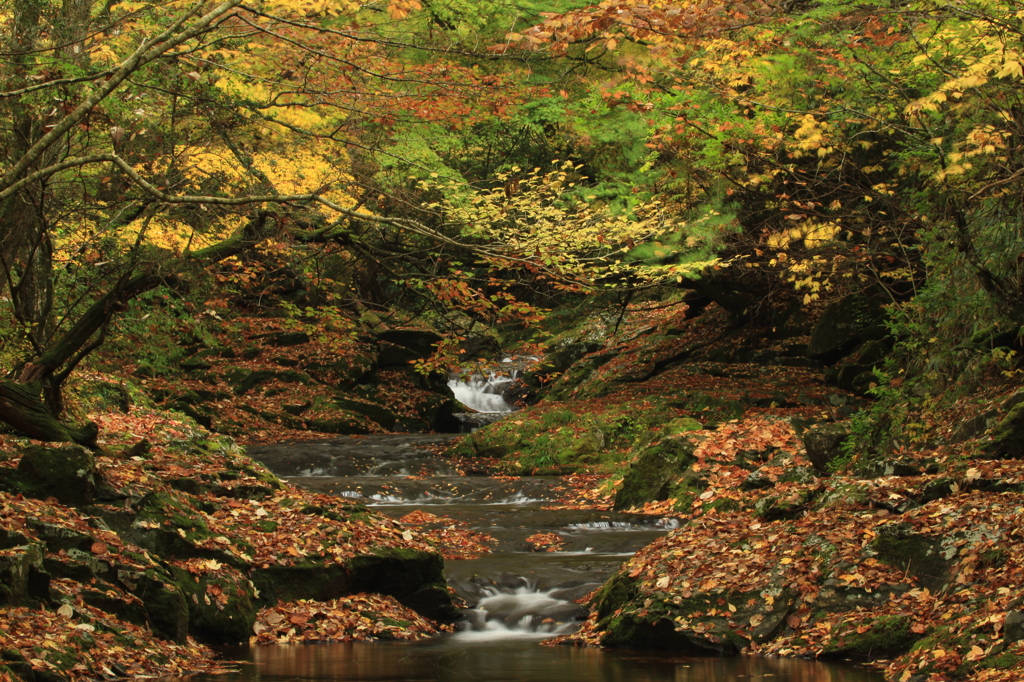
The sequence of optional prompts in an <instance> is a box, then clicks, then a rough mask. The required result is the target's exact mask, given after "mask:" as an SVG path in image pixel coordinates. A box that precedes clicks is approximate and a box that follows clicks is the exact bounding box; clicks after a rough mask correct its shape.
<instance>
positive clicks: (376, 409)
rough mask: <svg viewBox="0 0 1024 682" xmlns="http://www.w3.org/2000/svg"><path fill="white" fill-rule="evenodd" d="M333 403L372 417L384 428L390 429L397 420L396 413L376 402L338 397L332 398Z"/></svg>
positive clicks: (344, 408)
mask: <svg viewBox="0 0 1024 682" xmlns="http://www.w3.org/2000/svg"><path fill="white" fill-rule="evenodd" d="M334 404H335V405H337V406H338V407H340V408H341V409H343V410H347V411H349V412H354V413H356V414H361V415H363V416H364V417H367V418H369V419H372V420H373V421H375V422H376V423H377V424H378V425H380V426H382V427H384V428H385V429H389V430H390V429H391V428H392V427H393V426H394V425H395V422H396V421H398V415H396V414H395V413H394V412H392V411H391V410H388V409H386V408H384V407H383V406H381V405H378V404H377V403H373V402H366V401H362V400H351V399H349V398H343V397H338V398H335V399H334Z"/></svg>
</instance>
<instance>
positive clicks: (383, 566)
mask: <svg viewBox="0 0 1024 682" xmlns="http://www.w3.org/2000/svg"><path fill="white" fill-rule="evenodd" d="M348 571H349V575H350V577H351V581H352V583H351V584H352V588H353V591H355V592H377V593H379V594H390V595H391V596H393V597H394V598H395V599H397V600H398V601H399V602H401V603H402V604H404V605H405V606H408V607H409V608H410V609H412V610H413V611H416V612H417V613H419V614H421V615H423V616H426V617H427V618H430V619H432V620H438V621H443V622H452V621H455V620H458V619H459V618H461V617H462V616H461V614H460V613H459V610H458V609H456V608H455V606H454V605H453V604H452V600H451V595H450V594H449V593H448V587H447V585H446V583H445V578H444V561H443V560H442V559H441V556H440V555H439V554H434V553H433V552H422V551H420V550H415V549H400V548H387V549H383V548H382V549H377V550H375V551H374V553H373V554H364V555H360V556H357V557H354V558H352V559H350V560H349V561H348Z"/></svg>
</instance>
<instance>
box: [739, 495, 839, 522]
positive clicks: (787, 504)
mask: <svg viewBox="0 0 1024 682" xmlns="http://www.w3.org/2000/svg"><path fill="white" fill-rule="evenodd" d="M822 490H824V489H823V488H798V489H797V490H796V491H794V492H793V493H791V494H789V495H785V496H783V495H768V496H766V497H762V498H761V499H760V500H758V501H757V502H756V503H755V505H754V513H756V514H757V516H758V517H760V518H762V519H764V520H766V521H775V520H777V519H793V518H796V517H797V516H799V515H800V514H801V513H803V512H804V511H806V510H807V509H808V508H809V507H810V506H811V503H812V502H814V500H815V499H817V498H818V496H819V495H821V493H822Z"/></svg>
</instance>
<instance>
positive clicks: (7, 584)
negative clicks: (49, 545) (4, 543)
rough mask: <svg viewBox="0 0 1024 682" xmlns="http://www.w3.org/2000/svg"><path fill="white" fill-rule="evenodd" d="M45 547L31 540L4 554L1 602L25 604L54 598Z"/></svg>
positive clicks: (0, 558) (0, 567)
mask: <svg viewBox="0 0 1024 682" xmlns="http://www.w3.org/2000/svg"><path fill="white" fill-rule="evenodd" d="M44 555H45V549H44V548H43V546H42V545H40V544H36V543H31V544H27V545H21V546H18V547H13V548H11V549H9V550H7V551H5V552H3V553H2V554H0V604H6V605H8V606H23V605H28V604H32V603H36V602H39V601H45V600H48V599H49V598H50V576H49V574H47V573H46V572H45V571H44V570H43V556H44Z"/></svg>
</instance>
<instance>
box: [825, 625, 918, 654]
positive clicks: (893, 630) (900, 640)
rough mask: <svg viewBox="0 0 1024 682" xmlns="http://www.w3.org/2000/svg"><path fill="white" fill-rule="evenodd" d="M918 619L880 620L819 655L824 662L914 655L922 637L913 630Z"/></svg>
mask: <svg viewBox="0 0 1024 682" xmlns="http://www.w3.org/2000/svg"><path fill="white" fill-rule="evenodd" d="M913 624H914V619H913V617H912V616H909V615H898V616H880V617H878V618H875V619H874V620H872V621H870V622H869V623H867V624H865V625H862V626H861V628H863V629H864V632H860V629H861V628H858V633H857V634H854V635H847V636H846V637H844V638H841V639H839V640H838V641H835V642H833V643H831V644H829V645H827V646H826V647H825V648H824V649H822V651H821V652H820V653H819V654H818V658H820V659H823V660H835V659H844V660H846V659H856V660H863V661H868V660H878V659H884V658H892V657H895V656H899V655H900V654H905V653H906V652H908V651H910V649H911V648H912V647H913V646H914V644H915V643H916V642H917V641H918V640H919V639H921V637H922V635H919V634H916V633H915V632H914V631H913V630H911V626H912V625H913Z"/></svg>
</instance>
